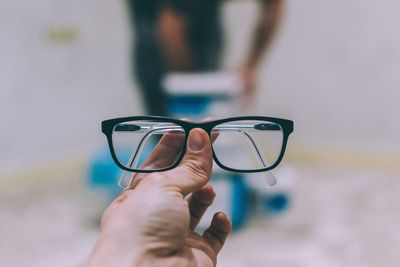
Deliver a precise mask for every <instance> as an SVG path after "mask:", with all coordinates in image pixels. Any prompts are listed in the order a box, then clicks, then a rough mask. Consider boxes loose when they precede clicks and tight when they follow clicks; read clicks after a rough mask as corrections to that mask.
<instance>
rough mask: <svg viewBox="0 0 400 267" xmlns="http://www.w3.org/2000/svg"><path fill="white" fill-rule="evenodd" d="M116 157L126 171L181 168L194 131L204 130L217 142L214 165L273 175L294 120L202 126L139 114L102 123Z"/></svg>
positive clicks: (229, 121)
mask: <svg viewBox="0 0 400 267" xmlns="http://www.w3.org/2000/svg"><path fill="white" fill-rule="evenodd" d="M101 126H102V132H103V133H104V134H105V135H106V137H107V141H108V145H109V148H110V151H111V155H112V158H113V159H114V161H115V163H116V164H117V165H118V166H119V167H120V168H121V169H123V170H125V171H129V172H139V173H149V172H155V171H166V170H170V169H172V168H175V167H176V166H178V165H179V163H180V161H181V160H182V158H183V156H184V154H185V151H186V142H187V140H188V136H189V132H190V130H192V129H194V128H201V129H203V130H205V131H206V132H207V133H208V134H209V136H210V138H211V141H212V151H213V158H214V161H215V162H216V163H217V165H218V166H219V167H221V168H222V169H224V170H227V171H233V172H244V173H249V172H263V171H268V170H271V169H273V168H275V167H276V166H278V164H279V163H280V162H281V160H282V158H283V155H284V153H285V148H286V144H287V140H288V137H289V135H290V133H292V132H293V121H290V120H286V119H278V118H270V117H262V116H246V117H233V118H226V119H221V120H214V121H207V122H202V123H197V122H189V121H183V120H177V119H172V118H166V117H153V116H137V117H126V118H116V119H110V120H105V121H103V122H102V124H101Z"/></svg>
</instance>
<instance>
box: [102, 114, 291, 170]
mask: <svg viewBox="0 0 400 267" xmlns="http://www.w3.org/2000/svg"><path fill="white" fill-rule="evenodd" d="M143 120H145V121H156V122H170V123H174V124H176V125H179V126H181V127H182V128H183V129H184V131H185V142H184V144H186V143H187V141H188V137H189V133H190V131H191V130H192V129H194V128H201V129H203V130H204V131H206V132H207V133H208V135H209V136H210V137H211V131H212V129H213V128H214V127H215V126H217V125H219V124H223V123H227V122H232V121H243V120H259V121H267V122H273V123H276V124H278V125H279V126H280V127H281V129H282V132H283V141H282V147H281V151H280V154H279V157H278V159H277V160H276V161H275V163H274V164H273V165H271V166H269V167H266V168H261V169H252V170H240V169H233V168H229V167H226V166H225V165H223V164H222V163H221V162H220V161H219V160H218V158H217V156H216V155H215V152H214V148H213V147H212V146H211V147H212V154H213V159H214V161H215V163H217V165H218V166H219V167H220V168H222V169H224V170H226V171H231V172H240V173H254V172H265V171H269V170H272V169H274V168H275V167H276V166H278V165H279V163H280V162H281V161H282V159H283V156H284V154H285V150H286V145H287V141H288V139H289V135H290V134H291V133H292V132H293V121H291V120H287V119H281V118H273V117H264V116H239V117H230V118H225V119H219V120H213V121H207V122H190V121H183V120H178V119H173V118H168V117H159V116H133V117H124V118H114V119H109V120H104V121H102V122H101V131H102V132H103V133H104V134H105V135H106V137H107V142H108V147H109V149H110V152H111V156H112V158H113V160H114V162H115V164H117V166H118V167H119V168H121V169H123V170H125V171H129V172H137V173H151V172H161V171H167V170H171V169H173V168H175V167H177V166H178V165H179V163H180V162H181V161H182V159H183V157H184V155H185V153H186V146H183V150H182V152H181V154H180V155H179V158H178V160H177V161H176V162H175V163H174V164H173V165H171V166H168V167H166V168H163V169H157V170H140V169H132V168H128V167H126V166H124V165H122V164H121V163H120V162H119V160H118V158H117V156H116V154H115V151H114V146H113V142H112V133H113V130H114V128H115V126H116V125H118V124H120V123H123V122H128V121H129V122H131V121H143Z"/></svg>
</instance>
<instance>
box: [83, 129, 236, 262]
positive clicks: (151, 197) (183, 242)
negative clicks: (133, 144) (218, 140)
mask: <svg viewBox="0 0 400 267" xmlns="http://www.w3.org/2000/svg"><path fill="white" fill-rule="evenodd" d="M172 139H174V140H177V138H176V136H174V135H173V134H172V135H165V136H164V137H163V138H162V139H161V141H160V142H159V144H158V146H157V148H156V149H155V150H154V151H153V153H152V155H151V156H150V157H149V159H148V160H147V161H146V162H145V163H144V167H148V168H150V167H152V166H153V167H154V166H157V164H167V163H168V161H169V160H171V159H172V158H174V157H175V156H176V151H177V150H176V147H175V146H180V145H181V143H179V141H178V142H172V143H171V141H172ZM178 140H179V138H178ZM181 140H182V139H181ZM166 144H170V145H169V146H166ZM171 144H172V145H171ZM211 168H212V151H211V142H210V139H209V136H208V134H207V133H206V132H205V131H203V130H201V129H193V130H192V131H191V132H190V134H189V140H188V143H187V147H186V153H185V155H184V158H183V160H182V163H181V164H180V165H179V166H178V167H177V168H174V169H172V170H170V171H165V172H155V173H150V174H140V175H136V177H135V179H134V180H133V183H132V185H131V187H130V189H129V190H126V191H124V192H123V193H122V194H121V195H120V196H119V197H118V198H117V199H115V200H114V201H113V202H112V203H111V205H110V206H109V208H108V209H107V210H106V211H105V212H104V214H103V217H102V221H101V230H100V237H99V239H98V241H97V243H96V245H95V248H94V249H93V252H92V254H91V256H90V257H89V258H88V259H87V261H86V262H85V263H84V265H83V266H100V267H101V266H121V267H123V266H162V267H168V266H177V267H179V266H202V267H203V266H204V267H208V266H216V262H217V255H218V253H219V251H220V250H221V248H222V247H223V244H224V242H225V240H226V238H227V236H228V235H229V233H230V232H231V229H232V225H231V221H230V219H229V218H228V217H227V216H226V215H225V214H224V213H222V212H219V213H216V214H214V217H213V219H212V222H211V225H210V226H209V228H208V229H207V230H206V231H205V232H204V233H203V234H202V235H199V234H197V233H196V232H194V229H195V227H196V226H197V224H198V223H199V221H200V219H201V217H202V215H203V214H204V212H205V211H206V209H207V208H208V207H209V206H210V205H211V203H212V201H213V199H214V197H215V192H214V191H213V189H212V187H211V185H210V184H208V181H209V179H210V175H211ZM188 195H189V196H188ZM186 196H188V197H186ZM185 197H186V198H185Z"/></svg>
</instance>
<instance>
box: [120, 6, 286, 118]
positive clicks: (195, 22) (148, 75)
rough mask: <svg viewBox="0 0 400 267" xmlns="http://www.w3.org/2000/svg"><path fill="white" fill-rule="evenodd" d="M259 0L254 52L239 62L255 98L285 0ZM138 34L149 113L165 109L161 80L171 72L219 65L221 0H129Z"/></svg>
mask: <svg viewBox="0 0 400 267" xmlns="http://www.w3.org/2000/svg"><path fill="white" fill-rule="evenodd" d="M257 1H259V2H260V3H261V10H260V16H259V19H258V22H257V24H256V27H255V31H254V35H253V40H252V43H251V47H250V52H249V53H248V55H247V58H246V59H245V62H244V63H243V64H242V66H240V68H239V75H240V76H241V78H242V80H243V84H244V87H245V92H244V95H245V97H247V98H251V96H252V95H253V93H254V89H255V78H256V71H257V66H258V63H259V62H260V59H261V58H262V55H263V52H264V51H265V50H266V48H268V47H269V45H270V44H271V41H272V39H273V35H274V32H275V30H276V27H277V25H278V22H279V20H280V18H281V14H282V5H283V0H257ZM127 3H128V8H129V13H130V18H131V23H132V25H133V27H134V31H135V38H134V41H135V43H134V46H133V53H132V57H133V59H132V63H133V65H134V66H132V67H133V69H134V74H135V76H136V78H137V81H138V84H139V86H140V88H141V93H142V98H143V102H144V107H145V108H146V112H147V113H148V114H149V115H167V113H168V109H167V96H166V92H164V90H163V88H162V86H161V80H162V77H163V76H164V75H165V74H167V73H169V72H204V71H216V70H218V69H219V67H220V57H221V49H222V39H223V38H222V28H221V21H220V20H221V18H220V15H221V14H220V13H221V10H220V9H221V6H222V3H223V0H158V1H157V0H146V1H143V0H127Z"/></svg>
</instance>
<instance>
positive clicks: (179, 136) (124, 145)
mask: <svg viewBox="0 0 400 267" xmlns="http://www.w3.org/2000/svg"><path fill="white" fill-rule="evenodd" d="M184 141H185V131H184V129H183V128H182V127H181V126H179V125H176V124H174V123H170V122H157V121H150V120H149V121H146V120H142V121H131V122H129V121H128V122H122V123H119V124H117V125H116V126H115V127H114V129H113V133H112V143H113V148H114V153H115V156H116V157H117V160H118V161H119V162H120V163H121V165H123V166H125V167H126V168H129V169H134V170H144V169H146V170H162V169H166V168H168V167H171V166H172V165H174V164H175V163H176V162H177V161H178V159H179V157H180V155H181V154H182V152H183V148H184V146H185V144H184Z"/></svg>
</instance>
